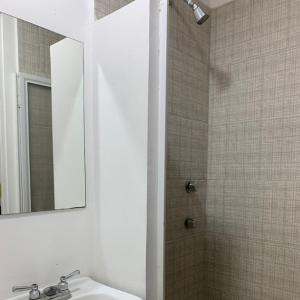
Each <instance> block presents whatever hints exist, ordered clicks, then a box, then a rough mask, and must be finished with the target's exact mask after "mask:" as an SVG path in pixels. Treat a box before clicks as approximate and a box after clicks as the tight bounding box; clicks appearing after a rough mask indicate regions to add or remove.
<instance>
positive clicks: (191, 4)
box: [183, 0, 196, 8]
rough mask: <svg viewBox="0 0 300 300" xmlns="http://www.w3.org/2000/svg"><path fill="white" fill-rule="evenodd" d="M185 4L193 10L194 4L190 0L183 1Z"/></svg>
mask: <svg viewBox="0 0 300 300" xmlns="http://www.w3.org/2000/svg"><path fill="white" fill-rule="evenodd" d="M183 1H184V2H185V3H186V4H188V5H189V6H190V7H192V8H194V6H195V4H196V3H195V2H194V1H192V0H183Z"/></svg>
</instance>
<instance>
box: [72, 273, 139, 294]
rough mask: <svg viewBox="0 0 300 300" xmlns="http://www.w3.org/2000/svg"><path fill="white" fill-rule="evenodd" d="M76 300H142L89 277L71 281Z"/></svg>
mask: <svg viewBox="0 0 300 300" xmlns="http://www.w3.org/2000/svg"><path fill="white" fill-rule="evenodd" d="M69 289H70V291H71V292H72V295H73V297H72V299H74V300H141V298H138V297H136V296H133V295H130V294H127V293H124V292H121V291H119V290H116V289H113V288H110V287H108V286H106V285H103V284H101V283H98V282H96V281H94V280H92V279H90V278H88V277H84V278H79V279H75V280H72V281H70V284H69Z"/></svg>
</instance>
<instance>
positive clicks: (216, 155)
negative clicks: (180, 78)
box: [205, 0, 300, 300]
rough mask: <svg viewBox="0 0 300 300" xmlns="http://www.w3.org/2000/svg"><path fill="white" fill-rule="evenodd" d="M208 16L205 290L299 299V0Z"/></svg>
mask: <svg viewBox="0 0 300 300" xmlns="http://www.w3.org/2000/svg"><path fill="white" fill-rule="evenodd" d="M211 20H212V23H211V65H210V68H211V72H210V99H209V147H208V149H209V150H208V185H207V202H206V212H207V226H206V233H207V234H206V243H205V248H206V254H205V285H206V299H225V300H232V299H243V300H247V299H249V300H254V299H255V300H256V299H257V300H274V299H276V300H296V299H300V180H299V179H300V1H298V0H235V1H233V2H232V3H230V4H228V5H225V6H223V7H220V8H218V9H216V10H214V11H213V14H212V18H211Z"/></svg>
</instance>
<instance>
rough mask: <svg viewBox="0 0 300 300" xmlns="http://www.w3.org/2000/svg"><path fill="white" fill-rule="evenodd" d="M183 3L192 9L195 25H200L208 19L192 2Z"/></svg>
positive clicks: (190, 0)
mask: <svg viewBox="0 0 300 300" xmlns="http://www.w3.org/2000/svg"><path fill="white" fill-rule="evenodd" d="M184 1H185V2H186V3H187V4H188V5H189V6H190V7H191V8H192V9H193V12H194V16H195V19H196V22H197V24H199V25H202V24H203V23H204V22H205V21H206V20H207V19H208V18H209V15H208V14H207V13H205V12H204V11H203V10H202V8H201V7H200V6H199V5H198V4H196V3H195V2H193V1H192V0H184Z"/></svg>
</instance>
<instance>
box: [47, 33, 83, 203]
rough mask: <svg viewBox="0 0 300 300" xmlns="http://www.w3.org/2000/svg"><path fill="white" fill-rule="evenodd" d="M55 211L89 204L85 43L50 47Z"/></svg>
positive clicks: (72, 41)
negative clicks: (85, 157)
mask: <svg viewBox="0 0 300 300" xmlns="http://www.w3.org/2000/svg"><path fill="white" fill-rule="evenodd" d="M50 59H51V92H52V102H51V103H52V136H53V171H54V172H53V175H54V200H55V206H54V207H55V209H64V208H69V207H82V206H84V205H85V165H84V148H83V147H82V145H84V118H83V44H81V43H79V42H78V41H75V40H72V39H69V38H65V39H63V40H61V41H59V42H58V43H55V44H54V45H52V46H50Z"/></svg>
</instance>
